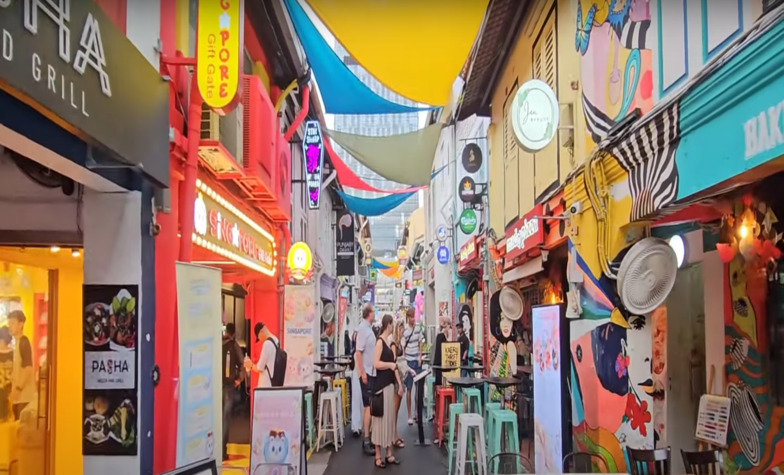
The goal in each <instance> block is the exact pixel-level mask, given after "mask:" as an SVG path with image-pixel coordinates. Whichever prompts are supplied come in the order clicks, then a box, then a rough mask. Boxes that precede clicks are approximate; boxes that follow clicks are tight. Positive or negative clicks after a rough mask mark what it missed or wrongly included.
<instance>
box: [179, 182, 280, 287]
mask: <svg viewBox="0 0 784 475" xmlns="http://www.w3.org/2000/svg"><path fill="white" fill-rule="evenodd" d="M196 189H197V191H198V193H199V195H198V196H197V197H196V202H195V204H194V207H193V229H194V231H195V232H194V233H193V242H194V243H195V244H196V245H198V246H201V247H203V248H205V249H208V250H210V251H212V252H214V253H216V254H219V255H221V256H223V257H226V258H228V259H231V260H232V261H234V262H236V263H238V264H241V265H243V266H245V267H248V268H250V269H253V270H255V271H258V272H261V273H262V274H266V275H269V276H273V275H275V259H276V258H277V256H278V251H277V250H276V248H275V247H276V245H275V239H274V238H273V236H272V235H271V234H270V233H269V232H267V231H266V230H265V229H264V228H262V227H261V226H259V225H258V224H256V223H255V222H253V221H252V220H251V219H250V218H248V217H247V216H246V215H245V214H244V213H243V212H242V211H240V210H238V209H237V208H236V207H235V206H234V205H232V204H231V203H229V202H228V201H226V199H225V198H223V197H222V196H221V195H219V194H218V193H217V192H216V191H215V190H213V189H212V188H210V187H209V186H207V185H206V184H205V183H204V182H202V181H201V180H197V181H196Z"/></svg>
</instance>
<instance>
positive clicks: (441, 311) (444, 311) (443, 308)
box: [438, 302, 449, 317]
mask: <svg viewBox="0 0 784 475" xmlns="http://www.w3.org/2000/svg"><path fill="white" fill-rule="evenodd" d="M438 316H439V317H448V316H449V302H438Z"/></svg>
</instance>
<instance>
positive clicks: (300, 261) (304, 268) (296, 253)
mask: <svg viewBox="0 0 784 475" xmlns="http://www.w3.org/2000/svg"><path fill="white" fill-rule="evenodd" d="M287 262H288V265H289V270H290V271H291V277H293V278H294V280H305V278H306V277H307V276H308V273H309V272H310V270H311V268H312V267H313V254H312V253H311V252H310V248H309V247H308V245H307V244H305V243H304V242H302V241H300V242H297V243H294V245H292V246H291V249H289V255H288V259H287Z"/></svg>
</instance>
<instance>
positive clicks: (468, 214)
mask: <svg viewBox="0 0 784 475" xmlns="http://www.w3.org/2000/svg"><path fill="white" fill-rule="evenodd" d="M476 221H477V219H476V213H475V212H474V210H473V209H471V208H466V209H464V210H463V212H462V213H460V230H461V231H463V234H471V233H472V232H474V230H476Z"/></svg>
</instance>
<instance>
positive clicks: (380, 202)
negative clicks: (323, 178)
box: [337, 190, 415, 216]
mask: <svg viewBox="0 0 784 475" xmlns="http://www.w3.org/2000/svg"><path fill="white" fill-rule="evenodd" d="M337 192H338V195H340V198H341V199H342V200H343V202H344V203H346V208H348V210H349V211H351V212H352V213H356V214H360V215H362V216H381V215H382V214H386V213H388V212H390V211H392V210H393V209H395V208H397V207H398V206H400V205H401V204H403V202H404V201H406V200H407V199H408V198H409V197H411V196H412V195H413V194H414V193H415V192H414V193H399V194H396V195H387V196H382V197H381V198H358V197H356V196H351V195H348V194H346V193H344V192H342V191H340V190H337Z"/></svg>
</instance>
